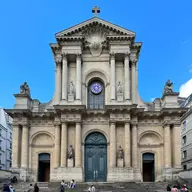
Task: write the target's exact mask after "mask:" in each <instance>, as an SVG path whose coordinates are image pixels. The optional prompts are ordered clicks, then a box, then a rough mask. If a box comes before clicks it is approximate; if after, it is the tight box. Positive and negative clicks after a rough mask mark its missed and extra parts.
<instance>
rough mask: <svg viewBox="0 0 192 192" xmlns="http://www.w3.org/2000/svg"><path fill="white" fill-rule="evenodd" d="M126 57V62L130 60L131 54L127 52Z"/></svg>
mask: <svg viewBox="0 0 192 192" xmlns="http://www.w3.org/2000/svg"><path fill="white" fill-rule="evenodd" d="M124 55H125V60H129V59H130V52H126V53H124Z"/></svg>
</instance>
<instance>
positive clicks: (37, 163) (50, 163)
mask: <svg viewBox="0 0 192 192" xmlns="http://www.w3.org/2000/svg"><path fill="white" fill-rule="evenodd" d="M42 154H48V155H49V169H50V174H51V157H52V156H51V153H49V152H40V153H38V154H37V181H39V162H40V160H39V156H40V155H42Z"/></svg>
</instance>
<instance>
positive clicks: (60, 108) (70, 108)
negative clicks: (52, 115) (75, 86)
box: [53, 105, 86, 114]
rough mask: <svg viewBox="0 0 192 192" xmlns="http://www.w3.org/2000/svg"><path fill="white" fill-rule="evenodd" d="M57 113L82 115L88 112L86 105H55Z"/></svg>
mask: <svg viewBox="0 0 192 192" xmlns="http://www.w3.org/2000/svg"><path fill="white" fill-rule="evenodd" d="M53 107H54V109H55V111H56V112H57V113H58V114H61V113H64V112H68V113H82V112H84V111H85V110H86V106H85V105H53Z"/></svg>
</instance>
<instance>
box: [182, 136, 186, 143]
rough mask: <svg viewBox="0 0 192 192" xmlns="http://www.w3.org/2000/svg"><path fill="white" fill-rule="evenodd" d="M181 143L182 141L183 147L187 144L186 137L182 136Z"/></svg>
mask: <svg viewBox="0 0 192 192" xmlns="http://www.w3.org/2000/svg"><path fill="white" fill-rule="evenodd" d="M182 141H183V145H186V143H187V137H186V135H185V136H183V138H182Z"/></svg>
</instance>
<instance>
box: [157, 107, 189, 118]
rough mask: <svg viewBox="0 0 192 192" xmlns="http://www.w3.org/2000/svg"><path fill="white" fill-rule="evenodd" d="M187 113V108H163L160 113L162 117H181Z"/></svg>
mask: <svg viewBox="0 0 192 192" xmlns="http://www.w3.org/2000/svg"><path fill="white" fill-rule="evenodd" d="M186 111H187V109H186V108H179V107H178V108H162V109H161V111H160V115H161V116H172V115H175V116H179V117H180V116H181V115H183V114H184V113H185V112H186Z"/></svg>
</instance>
